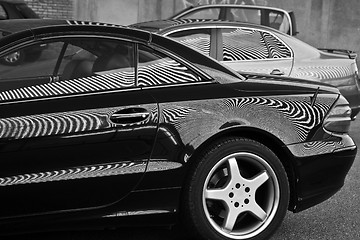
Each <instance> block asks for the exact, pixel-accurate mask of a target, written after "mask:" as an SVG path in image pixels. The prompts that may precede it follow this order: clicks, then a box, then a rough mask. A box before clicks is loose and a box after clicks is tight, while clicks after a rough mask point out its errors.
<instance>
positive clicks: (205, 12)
mask: <svg viewBox="0 0 360 240" xmlns="http://www.w3.org/2000/svg"><path fill="white" fill-rule="evenodd" d="M219 15H220V8H208V9H200V10H197V11H194V12H191V13H189V14H187V15H185V16H183V17H181V18H182V19H212V20H215V19H219V17H220V16H219Z"/></svg>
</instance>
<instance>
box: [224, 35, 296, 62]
mask: <svg viewBox="0 0 360 240" xmlns="http://www.w3.org/2000/svg"><path fill="white" fill-rule="evenodd" d="M222 40H223V58H222V59H223V61H239V60H259V59H268V58H287V57H291V51H290V49H289V48H288V47H287V46H286V45H284V44H283V43H282V42H281V41H280V40H278V39H277V38H276V37H275V36H273V35H272V34H270V33H267V32H260V31H257V30H252V29H241V28H236V29H234V28H228V29H222Z"/></svg>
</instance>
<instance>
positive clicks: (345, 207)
mask: <svg viewBox="0 0 360 240" xmlns="http://www.w3.org/2000/svg"><path fill="white" fill-rule="evenodd" d="M350 135H351V136H352V137H353V139H354V140H355V142H356V143H357V145H358V146H360V119H358V120H356V121H354V122H353V123H352V126H351V128H350ZM359 173H360V150H359V151H358V154H357V156H356V159H355V162H354V165H353V166H352V168H351V169H350V172H349V174H348V175H347V178H346V181H345V184H344V186H343V188H342V189H341V190H340V191H339V192H337V193H336V194H335V195H334V196H333V197H331V198H330V199H328V200H326V201H325V202H323V203H321V204H319V205H317V206H314V207H312V208H310V209H308V210H305V211H303V212H300V213H296V214H294V213H291V212H288V213H287V215H286V217H285V220H284V222H283V224H282V225H281V227H280V228H279V229H278V231H277V232H276V233H275V235H274V236H273V237H272V240H288V239H296V240H320V239H321V240H357V239H360V174H359ZM15 239H16V240H18V239H19V240H33V239H36V240H45V239H46V240H85V239H86V240H115V239H116V240H155V239H156V240H175V239H177V238H176V236H174V232H172V231H170V230H168V229H165V228H141V229H138V228H121V229H118V230H116V231H115V230H114V231H96V232H94V231H92V232H84V231H83V232H61V233H43V234H33V235H26V236H17V237H9V238H7V240H15Z"/></svg>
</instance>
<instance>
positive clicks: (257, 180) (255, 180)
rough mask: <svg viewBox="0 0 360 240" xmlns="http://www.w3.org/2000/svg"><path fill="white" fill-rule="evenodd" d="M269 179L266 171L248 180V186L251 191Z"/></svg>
mask: <svg viewBox="0 0 360 240" xmlns="http://www.w3.org/2000/svg"><path fill="white" fill-rule="evenodd" d="M268 179H269V174H268V173H267V172H266V171H262V172H261V173H259V174H258V175H256V176H255V177H254V178H253V179H251V180H250V185H251V187H252V188H253V189H255V190H256V189H258V188H259V187H260V186H261V185H263V184H264V183H265V182H266V181H267V180H268Z"/></svg>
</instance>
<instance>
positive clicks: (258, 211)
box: [249, 201, 267, 221]
mask: <svg viewBox="0 0 360 240" xmlns="http://www.w3.org/2000/svg"><path fill="white" fill-rule="evenodd" d="M249 207H250V212H251V213H252V214H253V215H254V217H256V218H257V219H259V220H260V221H264V220H265V218H266V217H267V214H266V212H265V211H264V210H263V209H262V208H261V207H260V206H259V205H258V204H257V203H256V202H255V201H254V202H253V203H252V204H251V205H250V206H249Z"/></svg>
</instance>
